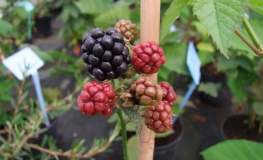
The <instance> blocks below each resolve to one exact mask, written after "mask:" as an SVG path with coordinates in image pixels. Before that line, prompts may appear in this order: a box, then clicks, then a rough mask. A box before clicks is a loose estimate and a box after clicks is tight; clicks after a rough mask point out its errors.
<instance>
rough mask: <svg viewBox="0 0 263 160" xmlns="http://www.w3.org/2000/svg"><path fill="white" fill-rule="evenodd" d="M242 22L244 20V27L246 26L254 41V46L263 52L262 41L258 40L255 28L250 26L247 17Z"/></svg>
mask: <svg viewBox="0 0 263 160" xmlns="http://www.w3.org/2000/svg"><path fill="white" fill-rule="evenodd" d="M242 20H243V21H242V22H243V25H244V27H245V29H246V31H247V33H248V34H249V36H250V38H251V39H252V41H253V43H254V45H255V46H256V48H257V49H259V50H261V51H262V49H263V47H262V44H261V43H260V41H259V39H258V37H257V35H256V33H255V31H254V29H253V27H252V26H251V25H250V23H249V21H248V19H247V18H246V17H245V16H243V17H242Z"/></svg>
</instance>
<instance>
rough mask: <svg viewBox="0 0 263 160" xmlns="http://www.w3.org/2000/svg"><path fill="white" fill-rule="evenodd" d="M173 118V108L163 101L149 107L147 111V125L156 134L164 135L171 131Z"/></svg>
mask: <svg viewBox="0 0 263 160" xmlns="http://www.w3.org/2000/svg"><path fill="white" fill-rule="evenodd" d="M172 116H173V112H172V109H171V107H170V106H169V105H168V104H166V103H165V102H163V101H161V102H159V103H158V104H157V105H155V106H149V107H147V109H146V111H145V124H146V126H147V127H148V128H149V129H151V130H153V131H154V132H156V133H164V132H167V131H168V130H170V128H171V126H172V124H173V119H172Z"/></svg>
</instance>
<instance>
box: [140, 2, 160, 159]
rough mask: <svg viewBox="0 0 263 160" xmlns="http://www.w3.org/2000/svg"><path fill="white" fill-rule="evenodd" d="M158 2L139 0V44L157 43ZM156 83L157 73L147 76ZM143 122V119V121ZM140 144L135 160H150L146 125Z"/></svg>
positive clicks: (150, 137) (149, 134) (151, 147)
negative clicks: (146, 42)
mask: <svg viewBox="0 0 263 160" xmlns="http://www.w3.org/2000/svg"><path fill="white" fill-rule="evenodd" d="M159 30H160V0H141V30H140V34H141V35H140V38H141V42H144V41H155V42H157V43H159ZM147 76H149V77H150V78H151V79H152V80H153V81H154V82H157V73H155V74H151V75H147ZM143 121H144V119H143ZM140 139H141V142H140V141H138V144H137V149H138V156H137V160H152V159H153V151H154V132H153V131H151V130H149V129H148V128H147V127H146V125H145V124H144V125H143V126H142V131H141V138H140Z"/></svg>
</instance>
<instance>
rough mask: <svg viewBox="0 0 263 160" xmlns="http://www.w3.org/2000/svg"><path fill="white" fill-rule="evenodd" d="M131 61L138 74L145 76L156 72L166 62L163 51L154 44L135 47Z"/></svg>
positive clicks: (147, 43)
mask: <svg viewBox="0 0 263 160" xmlns="http://www.w3.org/2000/svg"><path fill="white" fill-rule="evenodd" d="M131 60H132V62H133V67H134V68H135V70H136V71H137V72H138V73H146V74H152V73H156V72H158V70H159V68H160V67H161V66H162V65H163V64H164V63H165V61H166V59H165V56H164V54H163V49H162V48H161V47H159V46H158V44H157V43H156V42H142V43H140V44H137V45H135V46H134V48H133V54H132V59H131Z"/></svg>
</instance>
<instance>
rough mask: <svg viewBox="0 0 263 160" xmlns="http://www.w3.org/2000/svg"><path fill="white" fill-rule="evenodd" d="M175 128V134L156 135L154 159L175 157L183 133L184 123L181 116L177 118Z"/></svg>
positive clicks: (164, 159)
mask: <svg viewBox="0 0 263 160" xmlns="http://www.w3.org/2000/svg"><path fill="white" fill-rule="evenodd" d="M173 129H174V130H175V133H174V134H171V135H169V136H166V137H163V138H157V137H155V148H154V154H153V159H154V160H166V159H167V160H168V159H171V160H173V159H174V157H175V153H176V147H177V145H178V144H179V141H180V139H181V137H182V133H183V124H182V121H180V119H179V118H178V119H177V121H175V123H174V125H173ZM161 144H162V145H161Z"/></svg>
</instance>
